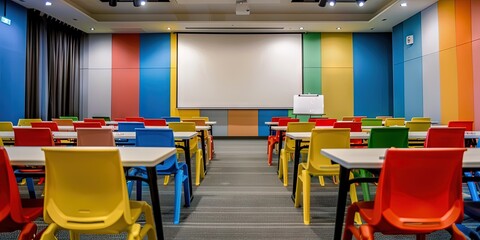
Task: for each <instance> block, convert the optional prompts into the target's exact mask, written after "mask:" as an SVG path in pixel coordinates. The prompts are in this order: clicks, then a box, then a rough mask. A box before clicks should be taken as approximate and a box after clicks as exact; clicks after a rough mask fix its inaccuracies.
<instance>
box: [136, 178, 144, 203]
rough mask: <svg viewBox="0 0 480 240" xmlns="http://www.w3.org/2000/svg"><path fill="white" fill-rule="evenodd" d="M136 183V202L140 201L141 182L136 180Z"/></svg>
mask: <svg viewBox="0 0 480 240" xmlns="http://www.w3.org/2000/svg"><path fill="white" fill-rule="evenodd" d="M136 182H137V201H141V200H142V184H143V182H142V181H140V180H138V181H136Z"/></svg>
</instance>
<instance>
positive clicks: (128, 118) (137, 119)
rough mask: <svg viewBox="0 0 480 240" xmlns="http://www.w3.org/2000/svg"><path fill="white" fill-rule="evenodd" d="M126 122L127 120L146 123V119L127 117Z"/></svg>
mask: <svg viewBox="0 0 480 240" xmlns="http://www.w3.org/2000/svg"><path fill="white" fill-rule="evenodd" d="M125 120H127V122H143V121H145V118H143V117H126V118H125Z"/></svg>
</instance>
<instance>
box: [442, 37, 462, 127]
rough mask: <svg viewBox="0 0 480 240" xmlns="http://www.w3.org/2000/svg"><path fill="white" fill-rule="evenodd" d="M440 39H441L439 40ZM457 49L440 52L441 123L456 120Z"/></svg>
mask: <svg viewBox="0 0 480 240" xmlns="http://www.w3.org/2000/svg"><path fill="white" fill-rule="evenodd" d="M440 41H441V40H440ZM456 58H457V50H456V48H450V49H447V50H443V51H441V52H440V106H441V109H440V113H441V123H442V124H447V123H448V121H451V120H458V79H457V59H456Z"/></svg>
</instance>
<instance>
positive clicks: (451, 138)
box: [424, 127, 465, 148]
mask: <svg viewBox="0 0 480 240" xmlns="http://www.w3.org/2000/svg"><path fill="white" fill-rule="evenodd" d="M424 146H425V147H429V148H430V147H465V128H462V127H438V128H430V129H428V132H427V138H426V139H425V145H424Z"/></svg>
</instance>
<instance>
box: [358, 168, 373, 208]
mask: <svg viewBox="0 0 480 240" xmlns="http://www.w3.org/2000/svg"><path fill="white" fill-rule="evenodd" d="M359 177H363V178H364V177H367V172H366V171H365V170H363V169H360V170H359ZM360 186H362V192H363V200H364V201H370V199H371V198H370V188H369V187H368V183H361V184H360Z"/></svg>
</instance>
